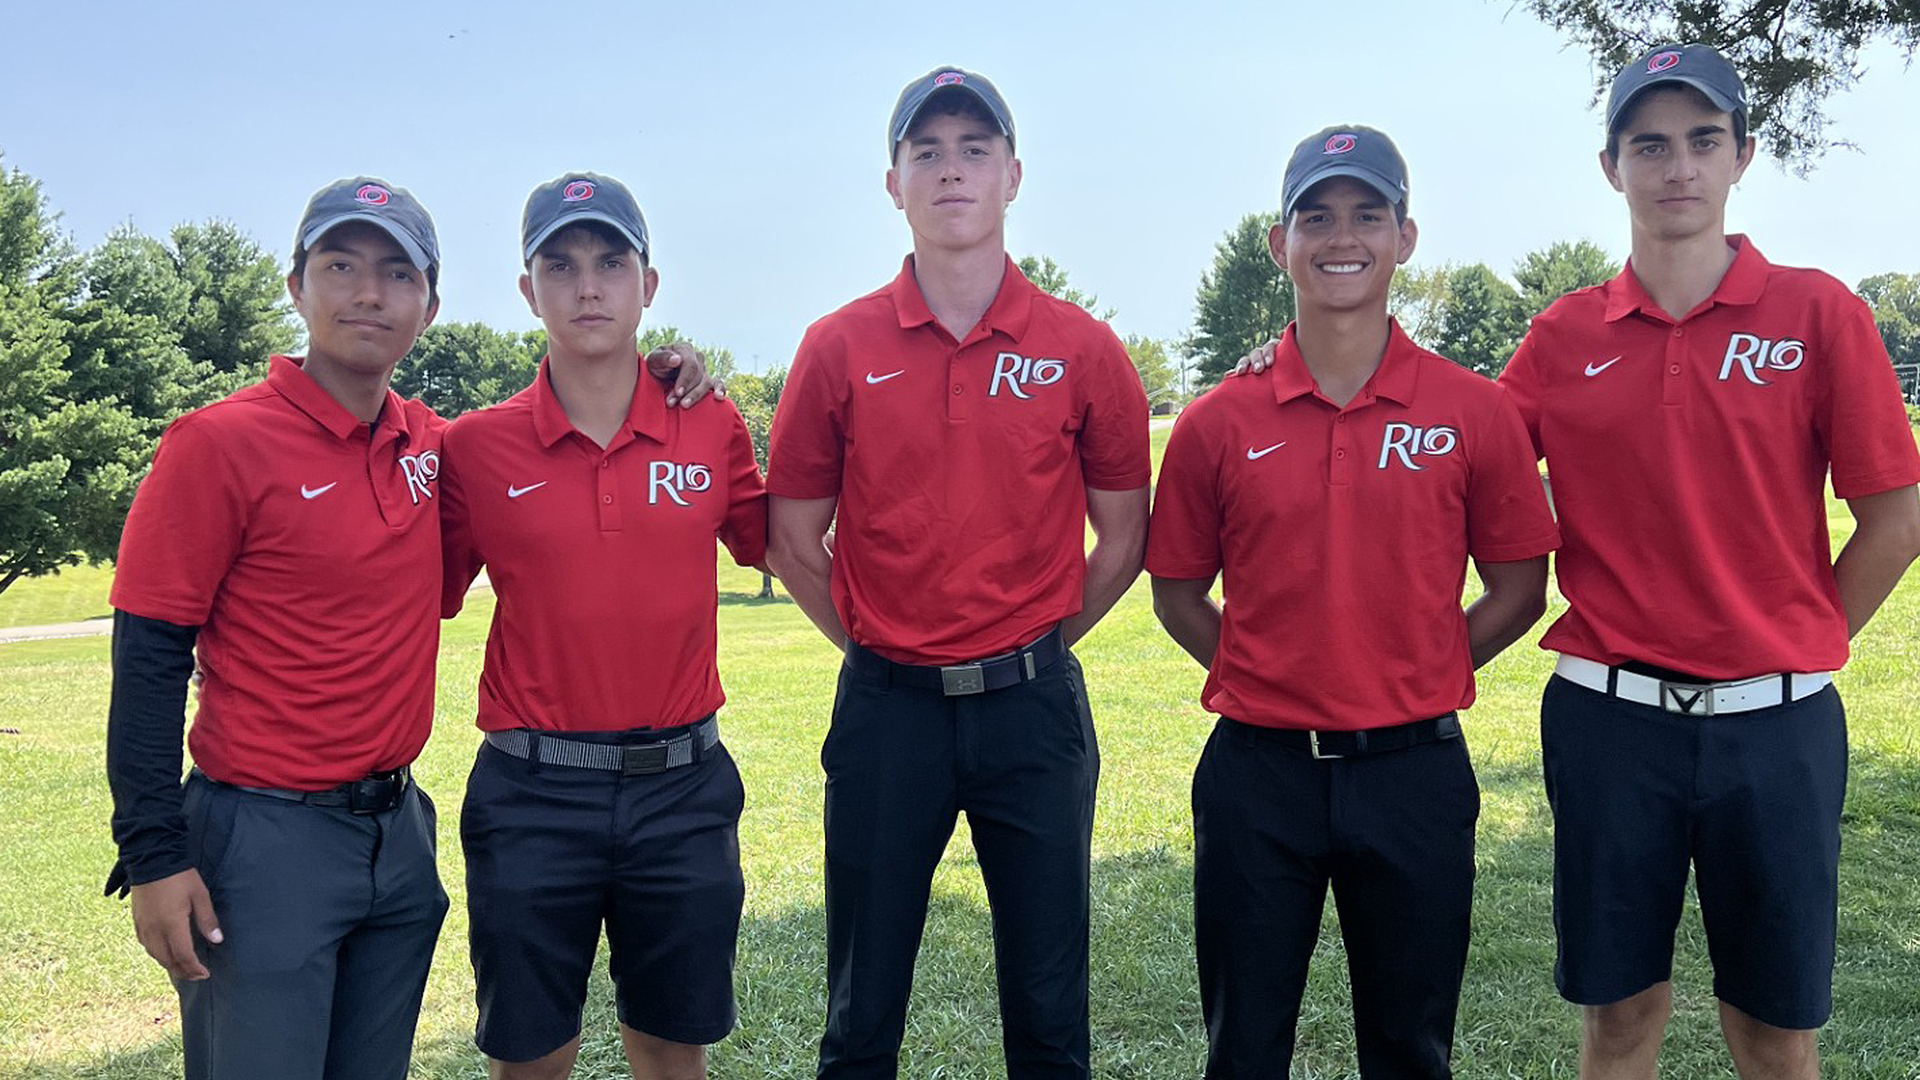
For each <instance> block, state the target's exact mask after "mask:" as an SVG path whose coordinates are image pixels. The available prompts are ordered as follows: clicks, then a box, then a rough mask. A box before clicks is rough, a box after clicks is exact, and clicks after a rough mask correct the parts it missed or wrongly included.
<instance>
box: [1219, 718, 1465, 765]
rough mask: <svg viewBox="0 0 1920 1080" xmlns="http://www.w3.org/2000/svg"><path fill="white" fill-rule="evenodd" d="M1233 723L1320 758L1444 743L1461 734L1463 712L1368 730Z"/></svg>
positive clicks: (1236, 721)
mask: <svg viewBox="0 0 1920 1080" xmlns="http://www.w3.org/2000/svg"><path fill="white" fill-rule="evenodd" d="M1234 723H1236V724H1239V725H1240V727H1241V728H1242V729H1244V730H1246V731H1247V732H1249V733H1250V734H1251V735H1252V736H1253V737H1254V738H1256V739H1266V740H1270V741H1273V742H1277V743H1280V744H1281V745H1283V746H1289V747H1292V748H1294V749H1296V750H1304V751H1306V752H1307V753H1308V754H1310V755H1312V756H1313V757H1315V758H1319V759H1321V760H1327V759H1330V758H1345V757H1363V756H1365V755H1367V754H1387V753H1391V752H1393V751H1395V750H1405V749H1407V748H1408V747H1410V746H1419V745H1420V744H1422V743H1430V742H1441V741H1443V740H1446V739H1457V738H1459V737H1460V714H1459V713H1447V714H1446V715H1445V716H1435V717H1431V718H1429V719H1426V720H1415V721H1414V722H1413V723H1411V724H1395V725H1393V726H1392V727H1378V728H1368V729H1367V730H1365V731H1304V730H1301V729H1299V728H1276V727H1263V726H1261V725H1258V724H1249V723H1247V722H1246V721H1244V720H1235V721H1234Z"/></svg>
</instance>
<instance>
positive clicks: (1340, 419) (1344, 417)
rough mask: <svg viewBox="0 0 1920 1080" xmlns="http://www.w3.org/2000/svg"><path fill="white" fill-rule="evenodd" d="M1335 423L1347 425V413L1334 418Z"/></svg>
mask: <svg viewBox="0 0 1920 1080" xmlns="http://www.w3.org/2000/svg"><path fill="white" fill-rule="evenodd" d="M1333 422H1334V423H1336V424H1344V423H1346V422H1347V414H1346V413H1341V414H1340V415H1339V416H1336V417H1334V418H1333Z"/></svg>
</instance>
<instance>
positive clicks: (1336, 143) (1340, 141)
mask: <svg viewBox="0 0 1920 1080" xmlns="http://www.w3.org/2000/svg"><path fill="white" fill-rule="evenodd" d="M1358 144H1359V140H1357V139H1355V138H1354V137H1353V134H1352V133H1351V132H1346V131H1343V132H1341V133H1339V134H1338V135H1335V136H1333V137H1331V138H1329V139H1328V140H1327V149H1326V152H1327V153H1329V154H1344V153H1347V152H1349V151H1351V150H1352V149H1353V148H1354V147H1355V146H1356V145H1358Z"/></svg>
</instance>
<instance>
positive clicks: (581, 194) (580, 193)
mask: <svg viewBox="0 0 1920 1080" xmlns="http://www.w3.org/2000/svg"><path fill="white" fill-rule="evenodd" d="M591 198H593V181H591V180H575V181H574V182H573V183H571V184H568V185H567V186H566V188H565V189H564V190H562V191H561V192H560V201H561V202H586V201H587V200H588V199H591Z"/></svg>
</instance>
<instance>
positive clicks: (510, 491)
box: [507, 480, 548, 499]
mask: <svg viewBox="0 0 1920 1080" xmlns="http://www.w3.org/2000/svg"><path fill="white" fill-rule="evenodd" d="M547 483H548V481H545V480H542V481H540V482H539V483H537V484H528V485H527V486H526V487H514V486H513V485H512V484H508V485H507V498H509V499H517V498H519V497H520V496H522V495H525V494H526V493H527V492H529V491H532V490H533V489H534V488H543V487H546V486H547Z"/></svg>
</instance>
